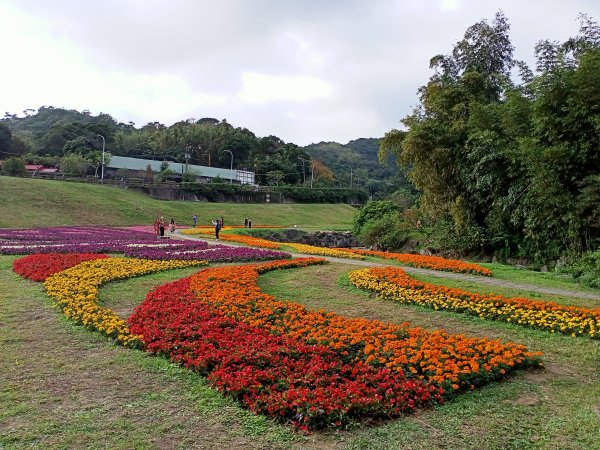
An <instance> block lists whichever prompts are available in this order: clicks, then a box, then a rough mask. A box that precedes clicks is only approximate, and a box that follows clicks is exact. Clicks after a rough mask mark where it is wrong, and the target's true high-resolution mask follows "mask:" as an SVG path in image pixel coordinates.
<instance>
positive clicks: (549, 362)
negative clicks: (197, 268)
mask: <svg viewBox="0 0 600 450" xmlns="http://www.w3.org/2000/svg"><path fill="white" fill-rule="evenodd" d="M353 269H355V266H352V265H350V264H348V265H343V264H335V265H328V266H313V267H309V268H306V269H299V270H296V271H290V270H287V271H274V272H269V273H267V274H265V275H262V276H261V277H260V282H259V284H260V286H261V288H262V289H263V291H265V292H267V293H270V294H272V295H275V296H276V297H277V298H279V299H291V300H293V301H297V302H299V303H302V304H304V305H306V306H307V307H309V308H314V309H317V308H324V309H326V310H331V311H335V312H337V313H339V314H343V315H345V316H351V317H367V318H370V319H376V320H385V321H390V322H395V323H401V322H404V321H408V322H409V323H411V324H412V325H414V326H419V327H424V328H428V329H440V328H443V329H446V330H447V331H449V332H451V333H464V334H467V335H471V336H487V337H491V338H497V339H501V340H503V341H512V342H518V343H522V344H525V345H527V346H528V347H529V348H530V349H531V350H535V351H542V352H543V353H544V356H543V360H544V364H545V366H546V369H545V370H544V371H526V372H519V373H516V374H513V375H511V376H510V377H508V379H506V380H504V381H502V382H501V383H494V384H492V385H489V386H486V387H484V388H482V389H478V390H475V391H473V392H468V393H465V394H462V395H459V396H458V397H457V398H455V399H453V400H451V401H449V402H448V403H447V404H445V405H443V406H440V407H437V408H435V409H432V410H429V411H425V412H423V413H419V414H418V415H413V416H408V417H405V418H402V419H400V420H396V421H390V422H386V423H383V424H381V425H380V426H378V427H360V426H359V427H356V428H355V429H353V430H351V431H350V432H347V433H340V434H338V435H337V438H338V439H340V440H342V439H343V448H350V449H367V448H369V449H370V448H373V449H379V448H411V449H429V448H458V449H481V448H486V449H522V448H543V449H554V448H561V449H583V448H585V449H598V448H600V417H599V416H598V414H600V365H599V364H600V341H598V340H595V341H593V340H591V339H587V338H572V337H570V336H559V335H555V334H551V333H547V332H544V331H538V330H533V329H527V328H523V327H519V326H517V325H511V324H507V323H502V322H493V321H485V320H482V319H479V318H474V317H470V316H466V315H463V314H457V313H450V312H443V311H433V310H431V309H428V308H423V307H417V306H403V305H400V304H395V303H393V302H391V301H383V300H379V299H376V298H373V296H372V295H369V294H368V293H365V292H363V291H359V290H357V289H356V288H353V287H350V288H349V286H348V281H347V276H346V274H347V272H348V271H349V270H353ZM300 271H302V272H300ZM294 272H295V273H294ZM306 280H310V285H311V286H310V288H307V286H306V285H307V283H306Z"/></svg>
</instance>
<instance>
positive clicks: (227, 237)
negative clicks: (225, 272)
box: [182, 227, 281, 250]
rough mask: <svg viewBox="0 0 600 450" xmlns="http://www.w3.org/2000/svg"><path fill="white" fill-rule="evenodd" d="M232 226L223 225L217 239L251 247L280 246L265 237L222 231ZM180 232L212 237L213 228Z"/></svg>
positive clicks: (275, 247)
mask: <svg viewBox="0 0 600 450" xmlns="http://www.w3.org/2000/svg"><path fill="white" fill-rule="evenodd" d="M232 228H234V227H225V228H223V229H221V234H219V239H220V240H221V241H228V242H238V243H240V244H244V245H250V246H251V247H261V248H270V249H275V250H279V248H280V247H281V245H280V244H278V243H277V242H272V241H268V240H266V239H260V238H255V237H251V236H243V235H238V234H226V233H223V231H227V230H231V229H232ZM182 234H188V235H192V234H202V235H205V236H206V237H214V234H215V229H214V227H213V228H189V229H187V230H183V231H182Z"/></svg>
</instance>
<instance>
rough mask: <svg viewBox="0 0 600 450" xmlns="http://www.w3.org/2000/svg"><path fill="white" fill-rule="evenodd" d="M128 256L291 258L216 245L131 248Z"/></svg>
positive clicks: (219, 259) (222, 259)
mask: <svg viewBox="0 0 600 450" xmlns="http://www.w3.org/2000/svg"><path fill="white" fill-rule="evenodd" d="M125 255H126V256H132V257H134V258H144V259H163V260H167V259H180V260H194V259H198V260H204V261H211V262H242V261H265V260H269V259H286V258H291V255H290V254H289V253H285V252H278V251H273V250H263V249H257V248H251V247H231V246H225V245H215V246H213V247H210V248H206V249H197V250H196V249H186V248H182V249H177V248H175V249H173V248H148V247H139V248H129V249H128V250H127V251H126V252H125Z"/></svg>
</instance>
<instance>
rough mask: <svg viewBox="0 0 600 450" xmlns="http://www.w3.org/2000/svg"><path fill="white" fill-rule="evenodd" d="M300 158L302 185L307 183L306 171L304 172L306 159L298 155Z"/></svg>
mask: <svg viewBox="0 0 600 450" xmlns="http://www.w3.org/2000/svg"><path fill="white" fill-rule="evenodd" d="M298 159H299V160H300V161H302V185H305V184H306V172H304V161H306V160H305V159H304V158H301V157H300V156H298Z"/></svg>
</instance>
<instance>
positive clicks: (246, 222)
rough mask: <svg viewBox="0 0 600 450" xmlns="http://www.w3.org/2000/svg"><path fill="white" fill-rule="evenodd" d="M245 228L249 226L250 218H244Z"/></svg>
mask: <svg viewBox="0 0 600 450" xmlns="http://www.w3.org/2000/svg"><path fill="white" fill-rule="evenodd" d="M244 228H248V218H247V217H246V218H245V219H244Z"/></svg>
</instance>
